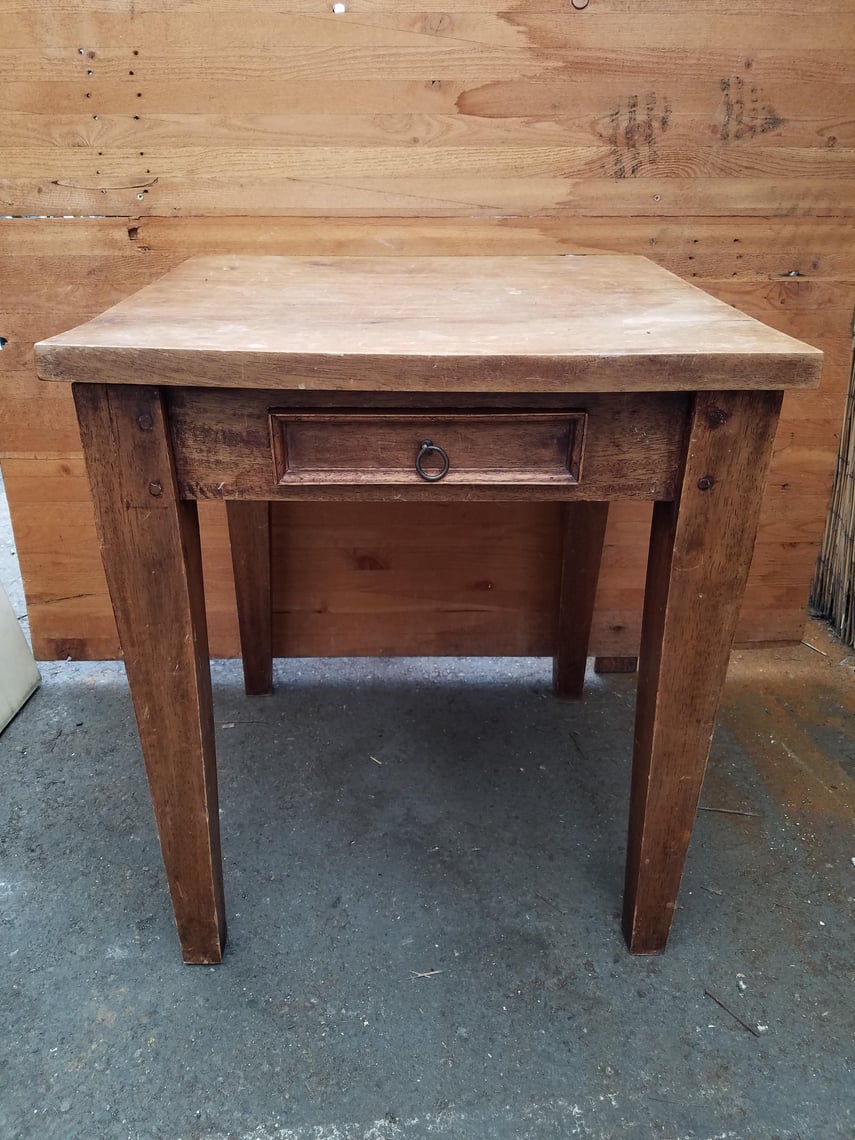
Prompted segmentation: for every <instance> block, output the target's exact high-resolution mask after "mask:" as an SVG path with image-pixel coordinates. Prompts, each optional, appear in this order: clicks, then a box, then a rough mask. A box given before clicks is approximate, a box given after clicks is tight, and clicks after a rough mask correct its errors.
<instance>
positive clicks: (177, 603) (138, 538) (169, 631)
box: [74, 384, 226, 962]
mask: <svg viewBox="0 0 855 1140" xmlns="http://www.w3.org/2000/svg"><path fill="white" fill-rule="evenodd" d="M74 399H75V404H76V406H77V416H78V420H79V423H80V433H81V436H82V438H83V445H84V450H85V452H86V462H87V469H88V472H89V482H90V487H91V489H92V497H93V499H94V502H95V517H96V522H97V525H98V532H99V537H100V540H101V555H102V558H103V562H104V570H105V571H106V575H107V583H108V585H109V588H110V596H111V598H112V602H113V609H114V611H115V614H116V622H117V625H118V628H119V637H120V638H121V642H122V648H123V650H124V656H125V665H126V668H127V673H128V681H129V682H130V687H131V695H132V697H133V702H134V710H135V712H136V718H137V725H138V727H139V734H140V743H141V745H142V753H143V759H144V761H145V766H146V772H147V774H148V782H149V787H150V789H151V798H152V803H153V805H154V813H155V817H156V819H157V829H158V833H159V836H160V846H161V851H162V852H163V861H164V864H165V865H166V874H167V878H168V880H169V889H170V893H171V895H172V906H173V909H174V911H175V921H176V923H177V925H178V935H179V938H180V940H181V950H182V953H183V956H184V960H185V961H186V962H219V961H220V960H221V958H222V951H223V946H224V944H225V939H226V923H225V909H224V905H223V886H222V868H221V860H220V834H219V821H218V812H217V777H216V761H215V755H214V718H213V709H212V702H211V674H210V667H209V661H208V637H207V628H206V622H205V601H204V595H203V587H202V561H201V556H200V550H199V526H198V520H197V515H196V504H195V503H194V502H182V501H181V500H180V499H179V497H178V488H177V484H176V480H175V471H174V465H173V459H172V452H171V447H170V442H169V432H168V430H167V423H166V416H165V413H164V407H163V402H162V398H161V395H160V392H159V391H158V389H156V388H149V387H120V386H118V385H102V384H91V385H89V384H75V385H74Z"/></svg>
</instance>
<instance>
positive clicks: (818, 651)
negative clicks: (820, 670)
mask: <svg viewBox="0 0 855 1140" xmlns="http://www.w3.org/2000/svg"><path fill="white" fill-rule="evenodd" d="M802 645H806V646H807V647H808V649H812V650H813V651H814V653H821V654H822V655H823V657H827V656H828V654H827V653H826V652H825V650H824V649H817V647H816V646H815V645H811V643H810V642H809V641H803V642H802Z"/></svg>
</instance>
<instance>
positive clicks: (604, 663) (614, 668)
mask: <svg viewBox="0 0 855 1140" xmlns="http://www.w3.org/2000/svg"><path fill="white" fill-rule="evenodd" d="M637 669H638V658H637V657H595V658H594V672H595V673H634V672H635V671H636V670H637Z"/></svg>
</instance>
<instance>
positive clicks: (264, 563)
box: [226, 501, 273, 697]
mask: <svg viewBox="0 0 855 1140" xmlns="http://www.w3.org/2000/svg"><path fill="white" fill-rule="evenodd" d="M226 516H227V518H228V525H229V545H230V546H231V551H232V568H233V572H234V578H235V595H236V598H237V613H238V625H239V628H240V652H241V657H242V658H243V681H244V688H245V690H246V693H247V695H248V696H253V697H257V696H263V695H264V694H266V693H270V692H272V690H273V644H272V637H273V601H272V596H271V588H270V558H271V543H270V504H269V503H266V502H251V503H241V502H236V501H232V502H229V503H226Z"/></svg>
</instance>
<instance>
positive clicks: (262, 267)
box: [35, 256, 822, 396]
mask: <svg viewBox="0 0 855 1140" xmlns="http://www.w3.org/2000/svg"><path fill="white" fill-rule="evenodd" d="M237 314H239V318H237V319H236V315H237ZM381 314H382V318H381V316H380V315H381ZM688 327H691V329H692V337H691V338H687V337H686V336H685V330H686V328H688ZM35 355H36V370H37V372H38V374H39V376H40V377H42V378H43V379H46V380H59V381H69V380H71V381H78V382H85V383H96V382H98V381H102V380H109V381H110V382H112V383H123V384H138V383H140V382H141V378H145V379H146V380H147V381H148V382H157V383H161V384H170V385H187V386H205V387H216V386H221V385H222V386H226V387H230V388H265V387H266V388H282V389H284V390H288V389H298V388H299V389H302V388H305V389H307V390H311V391H323V390H330V389H331V390H336V389H341V388H345V389H346V390H363V391H366V390H367V391H386V390H392V391H428V392H449V391H450V392H453V391H466V392H470V391H472V392H478V391H490V392H497V391H499V392H501V391H505V392H507V391H513V392H514V393H515V394H516V395H518V396H523V395H525V394H526V393H528V392H549V391H560V392H569V393H572V392H579V391H587V390H592V389H593V390H594V391H600V392H632V393H637V392H644V391H647V392H664V391H686V390H690V389H710V388H711V389H717V388H721V389H731V388H733V389H744V388H765V387H776V386H780V387H783V388H814V387H816V386H817V385H818V384H819V375H820V370H821V366H822V353H821V352H820V351H819V350H818V349H815V348H812V347H811V346H809V345H807V344H804V343H802V342H800V341H797V340H795V339H794V338H792V337H789V336H787V335H786V334H784V333H779V332H777V331H776V330H774V329H771V328H769V327H768V326H767V325H763V324H761V323H760V322H759V321H755V320H753V319H752V318H750V317H748V316H746V315H745V314H744V313H741V312H738V311H736V310H734V309H733V308H731V307H730V306H728V305H725V304H723V303H722V302H720V301H717V300H716V299H715V298H713V297H711V296H709V295H708V294H706V293H703V292H702V291H701V290H699V289H691V288H688V287H687V286H686V284H685V282H683V281H681V280H680V279H679V278H678V277H677V276H676V275H674V274H671V273H668V272H667V271H666V270H663V269H661V268H659V266H657V265H655V264H654V263H653V262H651V261H649V260H647V259H646V258H641V257H623V256H609V257H592V258H589V257H526V258H523V257H513V258H501V257H494V258H480V257H462V258H443V257H436V258H434V257H422V258H416V259H408V258H400V259H395V260H390V259H389V258H385V257H379V258H377V257H375V258H321V257H314V258H290V257H229V258H218V257H197V258H191V259H190V260H189V261H187V262H185V263H184V264H183V265H182V266H179V267H178V268H177V269H175V270H173V271H172V272H171V273H168V274H167V275H166V276H165V277H164V278H162V279H161V280H160V281H157V282H155V283H154V284H153V285H150V286H147V287H146V288H144V289H142V290H140V291H139V292H138V293H136V294H134V295H133V296H132V297H129V298H128V299H127V300H125V301H122V302H120V303H119V304H118V305H115V306H114V307H113V308H112V309H110V310H109V311H108V312H107V313H105V314H102V315H100V316H98V317H95V318H94V319H93V320H92V321H89V322H87V324H85V325H81V326H80V327H79V328H76V329H72V330H70V331H69V332H66V333H62V334H60V335H59V336H56V337H51V338H50V339H48V340H45V341H41V342H39V343H38V344H37V345H36V348H35ZM604 359H606V360H608V368H607V369H604V368H603V361H604Z"/></svg>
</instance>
